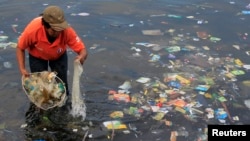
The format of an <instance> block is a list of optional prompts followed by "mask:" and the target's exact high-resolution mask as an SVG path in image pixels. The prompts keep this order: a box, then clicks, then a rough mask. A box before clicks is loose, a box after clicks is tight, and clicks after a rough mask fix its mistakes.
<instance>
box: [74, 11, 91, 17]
mask: <svg viewBox="0 0 250 141" xmlns="http://www.w3.org/2000/svg"><path fill="white" fill-rule="evenodd" d="M70 15H71V16H89V15H90V14H89V13H86V12H82V13H71V14H70Z"/></svg>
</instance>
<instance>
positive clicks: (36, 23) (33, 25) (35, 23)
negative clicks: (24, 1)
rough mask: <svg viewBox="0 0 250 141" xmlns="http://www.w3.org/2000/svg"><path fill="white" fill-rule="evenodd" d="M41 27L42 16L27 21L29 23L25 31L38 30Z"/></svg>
mask: <svg viewBox="0 0 250 141" xmlns="http://www.w3.org/2000/svg"><path fill="white" fill-rule="evenodd" d="M41 27H42V18H41V17H36V18H34V19H32V20H31V21H30V22H29V24H28V25H27V26H26V29H25V31H26V32H34V31H36V30H39V29H40V28H41Z"/></svg>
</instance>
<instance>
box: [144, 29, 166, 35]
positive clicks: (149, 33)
mask: <svg viewBox="0 0 250 141" xmlns="http://www.w3.org/2000/svg"><path fill="white" fill-rule="evenodd" d="M142 34H143V35H164V33H163V32H162V31H161V30H159V29H155V30H142Z"/></svg>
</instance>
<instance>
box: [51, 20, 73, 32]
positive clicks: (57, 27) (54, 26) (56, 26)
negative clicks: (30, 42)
mask: <svg viewBox="0 0 250 141" xmlns="http://www.w3.org/2000/svg"><path fill="white" fill-rule="evenodd" d="M50 26H51V28H52V29H54V30H55V31H62V30H64V29H66V28H68V27H69V25H68V22H67V21H64V22H62V23H59V24H51V23H50Z"/></svg>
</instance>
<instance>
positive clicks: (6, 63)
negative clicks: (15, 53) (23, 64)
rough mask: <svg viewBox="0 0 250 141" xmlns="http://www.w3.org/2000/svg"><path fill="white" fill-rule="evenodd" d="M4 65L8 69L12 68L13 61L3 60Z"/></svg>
mask: <svg viewBox="0 0 250 141" xmlns="http://www.w3.org/2000/svg"><path fill="white" fill-rule="evenodd" d="M3 66H4V67H5V68H7V69H10V68H12V63H11V62H8V61H7V62H3Z"/></svg>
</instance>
